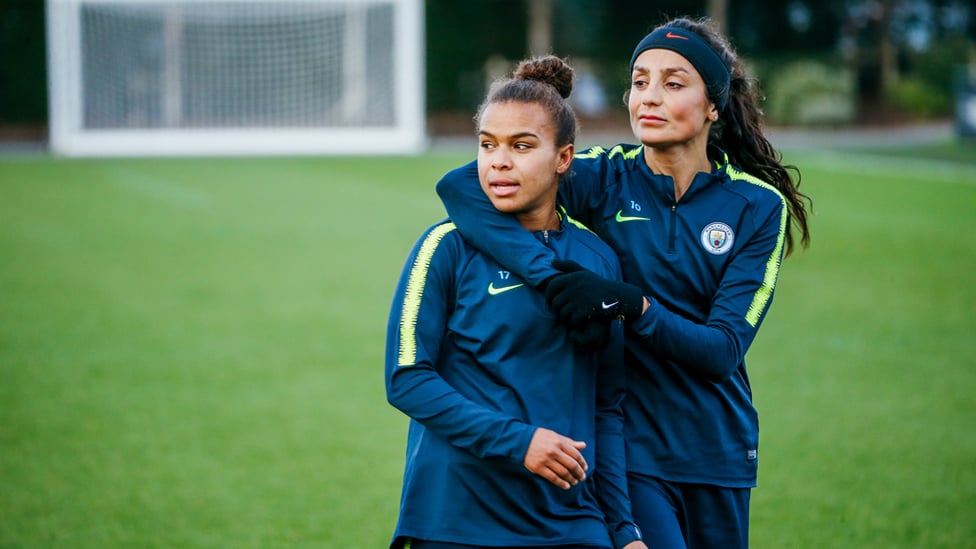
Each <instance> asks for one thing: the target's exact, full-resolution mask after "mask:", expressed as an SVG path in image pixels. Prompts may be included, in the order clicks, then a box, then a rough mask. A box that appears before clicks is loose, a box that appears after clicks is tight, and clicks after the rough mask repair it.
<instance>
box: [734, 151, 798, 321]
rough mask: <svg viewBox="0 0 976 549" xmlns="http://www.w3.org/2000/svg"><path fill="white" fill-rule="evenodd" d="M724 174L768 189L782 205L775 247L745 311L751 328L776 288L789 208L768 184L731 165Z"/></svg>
mask: <svg viewBox="0 0 976 549" xmlns="http://www.w3.org/2000/svg"><path fill="white" fill-rule="evenodd" d="M725 170H726V172H727V173H728V174H729V177H731V178H732V179H734V180H738V181H745V182H747V183H751V184H753V185H758V186H760V187H762V188H764V189H768V190H770V191H773V192H774V193H776V196H778V197H779V201H780V203H781V204H782V206H783V207H782V209H781V210H780V217H779V235H778V236H777V237H776V246H775V247H773V251H772V253H770V254H769V258H768V259H766V271H765V272H764V273H763V281H762V284H761V285H760V286H759V289H758V290H756V293H755V294H754V295H753V296H752V303H751V304H750V305H749V310H748V311H746V322H748V323H749V325H750V326H752V327H753V328H755V327H756V324H758V323H759V318H760V317H761V316H762V312H763V310H765V308H766V304H767V303H769V300H770V299H771V298H772V297H773V288H775V287H776V278H777V277H778V276H779V267H780V264H781V263H782V257H783V246H784V244H785V242H786V226H787V223H788V221H789V208H787V207H786V199H785V198H783V194H782V193H780V192H779V190H778V189H777V188H776V187H773V186H772V185H770V184H769V183H766V182H765V181H763V180H761V179H759V178H757V177H754V176H752V175H749V174H747V173H745V172H741V171H739V170H737V169H735V168H733V167H732V166H731V165H727V166H726V168H725Z"/></svg>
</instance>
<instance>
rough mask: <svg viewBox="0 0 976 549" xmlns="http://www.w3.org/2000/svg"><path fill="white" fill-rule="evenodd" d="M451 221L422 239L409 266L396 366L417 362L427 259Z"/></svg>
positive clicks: (450, 226) (429, 258) (451, 226)
mask: <svg viewBox="0 0 976 549" xmlns="http://www.w3.org/2000/svg"><path fill="white" fill-rule="evenodd" d="M455 228H456V227H455V226H454V223H450V222H448V223H444V224H443V225H439V226H437V227H435V228H434V229H433V230H432V231H430V233H428V234H427V237H426V238H424V242H423V243H422V244H421V245H420V251H418V252H417V257H416V258H414V260H413V265H412V266H411V267H410V277H409V278H408V279H407V290H406V292H405V295H404V296H403V308H402V309H401V310H400V350H399V352H398V353H397V356H398V358H397V366H413V365H414V364H416V363H417V317H418V316H419V315H420V299H421V298H422V297H423V295H424V285H426V284H427V272H428V271H429V270H430V260H431V258H433V257H434V250H436V249H437V245H438V244H440V242H441V240H442V239H443V238H444V235H446V234H447V233H449V232H451V231H453V230H454V229H455Z"/></svg>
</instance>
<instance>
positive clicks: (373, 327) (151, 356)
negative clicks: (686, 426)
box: [0, 146, 976, 549]
mask: <svg viewBox="0 0 976 549" xmlns="http://www.w3.org/2000/svg"><path fill="white" fill-rule="evenodd" d="M969 151H970V152H971V151H972V149H971V148H970V149H969ZM909 152H910V151H901V152H899V153H898V154H891V153H890V151H889V152H887V153H884V152H882V153H879V152H866V153H854V152H836V151H835V152H830V151H791V152H790V153H789V154H788V157H787V160H789V161H791V162H793V163H796V164H797V165H799V166H800V167H801V168H802V170H803V184H802V186H801V188H802V189H803V190H804V191H806V192H807V193H809V194H810V195H811V196H812V197H813V198H814V200H815V212H816V213H815V215H814V216H813V219H812V224H813V239H814V240H813V246H812V248H811V249H810V250H808V251H806V252H798V253H796V254H795V255H794V256H793V257H792V258H790V259H788V260H787V261H786V263H785V264H784V268H783V271H782V275H781V278H780V285H779V288H778V291H777V295H776V298H775V301H774V303H773V308H772V311H771V313H770V315H769V316H768V318H767V320H766V323H765V326H764V327H763V330H762V331H761V333H760V335H759V338H758V339H757V341H756V343H755V345H754V346H753V349H752V351H751V352H750V355H749V372H750V375H751V377H752V383H753V389H754V391H755V401H756V405H757V407H758V408H759V411H760V418H761V424H762V429H761V432H762V446H761V449H760V460H761V465H760V479H759V487H758V488H757V489H756V490H755V491H754V492H753V505H752V525H751V538H752V545H753V547H756V548H760V549H762V548H782V547H802V548H805V547H810V548H822V547H855V548H863V547H879V548H880V547H884V548H892V547H902V548H916V547H945V548H950V547H952V548H956V547H964V546H972V544H973V540H974V539H976V522H974V521H973V520H972V516H973V510H974V509H976V437H974V435H973V433H974V431H973V429H974V425H976V396H974V395H976V329H974V323H976V284H974V280H976V238H974V235H976V162H974V161H969V162H967V161H966V160H965V159H966V158H969V159H973V158H974V157H976V154H968V153H967V154H963V155H957V156H958V157H959V158H952V157H951V155H947V156H944V157H943V158H942V159H941V160H932V159H931V158H929V159H912V158H910V157H909V156H908V154H909ZM473 153H474V146H472V147H471V153H470V154H473ZM916 154H917V153H916ZM922 156H924V155H922ZM468 158H469V153H466V152H460V151H456V152H450V153H447V152H442V153H432V154H430V155H427V156H423V157H418V158H273V159H171V160H164V159H158V160H152V159H114V160H109V159H99V160H67V159H54V158H48V157H21V158H15V157H9V156H8V157H0V548H34V547H65V548H98V549H110V548H130V547H133V548H134V547H139V548H146V549H148V548H173V547H181V548H225V547H227V548H266V547H276V548H277V547H284V548H336V549H339V548H342V549H347V548H351V547H357V548H380V547H383V546H385V544H386V543H387V541H388V539H389V535H390V533H391V531H392V528H393V524H394V521H395V519H396V513H397V506H398V497H399V489H400V475H401V471H402V465H403V445H404V438H405V428H406V419H405V418H404V417H403V416H402V415H400V414H399V412H397V411H396V410H394V409H392V408H391V407H390V406H389V405H388V404H387V403H386V401H385V397H384V389H383V348H384V337H385V326H386V318H387V313H388V307H389V302H390V297H391V295H392V291H393V287H394V284H395V280H396V277H397V275H398V274H399V271H400V268H401V266H402V262H403V260H404V258H405V257H406V254H407V252H408V249H409V247H410V246H411V245H412V244H413V242H414V240H415V239H416V238H417V236H419V234H420V232H421V231H422V230H423V229H424V228H426V227H427V226H428V225H429V224H431V223H432V222H434V221H436V220H438V219H440V218H441V217H443V215H444V212H443V208H442V207H441V205H440V203H439V201H438V200H437V198H436V196H435V194H434V190H433V185H434V182H435V181H436V180H437V178H438V177H439V175H440V174H441V173H443V172H444V171H445V170H447V169H449V168H451V167H453V166H455V165H458V164H460V163H462V162H463V161H465V160H467V159H468ZM960 158H961V159H962V160H960Z"/></svg>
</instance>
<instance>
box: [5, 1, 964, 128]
mask: <svg viewBox="0 0 976 549" xmlns="http://www.w3.org/2000/svg"><path fill="white" fill-rule="evenodd" d="M44 10H45V5H44V0H2V2H0V51H3V52H7V54H6V55H3V56H0V129H2V128H4V127H6V128H9V127H23V126H36V127H44V126H45V125H46V123H47V79H46V67H45V56H46V53H45V37H44V31H45V29H44ZM424 10H425V23H426V37H427V38H426V52H427V57H426V63H427V66H426V81H425V82H426V93H427V97H426V99H427V111H428V117H429V119H430V126H431V130H432V132H434V133H438V132H445V133H447V132H452V131H456V130H463V131H469V130H470V116H471V113H473V111H474V110H475V108H476V107H477V103H478V101H479V100H480V99H481V97H482V95H483V92H484V89H485V86H486V85H487V84H488V83H489V82H490V81H491V80H492V79H493V78H494V77H496V76H499V75H502V74H504V73H505V71H507V70H508V68H510V67H511V64H512V63H514V62H516V61H518V60H519V59H521V58H524V57H527V56H529V55H533V54H540V53H549V52H553V53H556V54H558V55H560V56H563V57H566V58H568V59H570V61H571V62H573V64H574V65H575V66H577V68H578V69H579V73H580V76H581V81H580V82H579V83H578V85H577V93H576V95H577V98H576V99H577V107H578V108H579V109H580V111H581V114H582V115H583V118H584V121H585V120H586V119H587V118H593V119H601V118H606V117H608V116H609V117H612V116H613V115H614V114H616V115H618V116H619V115H621V114H622V111H623V109H622V103H621V99H620V98H621V97H622V94H623V91H624V89H625V88H626V86H627V77H628V75H627V74H626V70H627V62H628V60H629V58H630V54H631V51H632V48H633V46H634V44H635V43H636V42H637V41H638V40H639V39H640V38H641V37H642V36H643V35H644V34H645V33H646V32H648V31H649V30H650V29H651V28H653V27H654V26H655V25H657V24H658V23H660V22H662V21H664V20H666V19H667V18H670V17H674V16H679V15H681V16H690V17H702V16H710V17H712V18H713V19H714V20H715V21H717V22H718V23H719V24H720V26H721V27H722V28H723V29H724V30H725V32H726V33H727V34H728V35H729V36H730V38H731V40H732V43H733V45H734V47H735V48H736V49H737V50H738V52H739V54H740V56H742V57H743V58H744V59H745V60H746V61H747V63H748V65H749V66H750V67H752V69H753V71H754V76H755V77H757V78H758V79H759V82H760V86H761V87H762V89H763V90H764V91H765V92H766V95H767V96H768V97H769V102H768V103H767V105H766V108H767V114H768V116H769V121H770V122H771V123H773V124H778V125H792V126H839V125H846V124H873V123H888V122H902V121H906V120H917V119H927V118H934V117H948V116H951V114H952V109H953V105H954V100H953V98H954V95H955V93H957V90H958V89H959V87H960V86H961V85H972V86H973V87H976V83H974V82H976V68H974V66H976V0H789V1H786V2H783V1H781V0H735V1H732V0H698V1H692V0H659V1H657V2H654V3H653V4H649V3H647V2H644V1H640V0H612V1H607V2H592V1H589V0H426V2H425V4H424ZM391 85H392V86H395V85H396V83H391ZM452 121H453V122H452ZM460 123H463V124H464V126H463V127H457V126H458V124H460ZM584 123H585V122H584ZM0 136H2V133H0Z"/></svg>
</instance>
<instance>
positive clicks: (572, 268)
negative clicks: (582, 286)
mask: <svg viewBox="0 0 976 549" xmlns="http://www.w3.org/2000/svg"><path fill="white" fill-rule="evenodd" d="M552 267H553V268H554V269H559V270H560V271H562V272H564V273H574V272H576V271H585V270H586V269H584V268H583V266H582V265H580V264H579V263H577V262H575V261H573V260H572V259H553V260H552Z"/></svg>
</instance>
